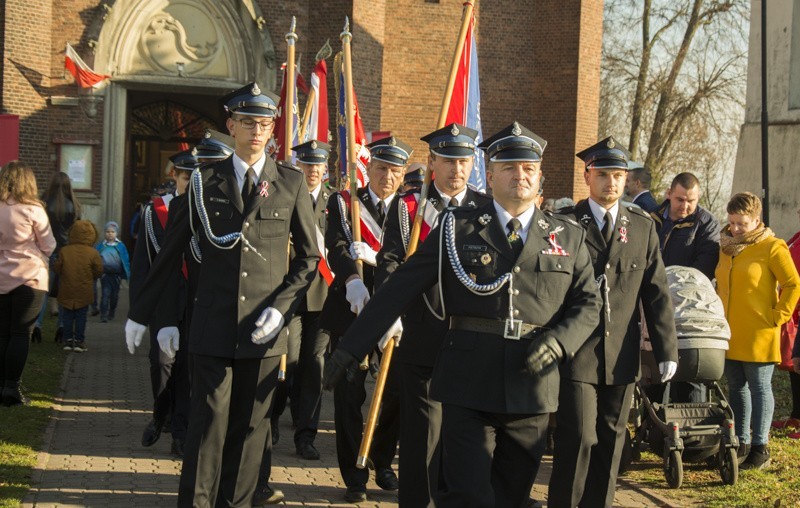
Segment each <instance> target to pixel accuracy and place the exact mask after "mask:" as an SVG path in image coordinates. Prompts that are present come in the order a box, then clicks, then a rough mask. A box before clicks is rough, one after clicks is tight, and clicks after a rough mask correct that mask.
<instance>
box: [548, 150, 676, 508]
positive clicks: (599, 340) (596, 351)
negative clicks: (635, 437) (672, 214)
mask: <svg viewBox="0 0 800 508" xmlns="http://www.w3.org/2000/svg"><path fill="white" fill-rule="evenodd" d="M578 157H580V158H581V159H583V161H584V162H585V164H586V171H585V172H584V177H585V179H586V183H587V185H588V186H589V198H588V199H585V200H583V201H580V202H578V203H577V204H576V205H575V207H574V208H572V209H567V210H565V211H564V212H563V213H564V214H565V215H566V216H567V217H569V218H570V219H573V220H575V221H576V222H578V223H580V224H581V226H583V228H584V229H585V230H586V244H587V246H588V248H589V252H590V254H591V257H592V265H593V266H594V276H595V279H596V281H597V285H598V289H599V291H600V294H601V295H602V296H603V309H602V312H601V314H600V324H599V326H598V327H597V328H596V329H595V330H594V331H593V332H592V334H591V337H590V338H589V340H587V341H586V343H585V344H584V345H583V347H582V348H581V349H580V350H579V351H578V352H577V353H576V354H575V357H574V358H573V359H571V360H570V361H569V362H567V363H566V364H565V365H564V366H563V367H562V369H561V395H560V397H559V407H558V413H557V415H556V420H557V428H556V434H555V454H554V457H553V474H552V476H551V478H550V489H549V494H548V498H547V504H548V506H556V507H561V506H563V507H575V506H582V507H583V506H611V505H612V503H613V502H614V489H615V486H616V480H617V471H618V469H619V462H620V457H621V453H622V447H623V445H624V442H625V432H626V427H625V425H626V423H627V421H628V413H629V411H630V406H631V397H632V394H633V385H634V382H635V381H636V379H637V377H638V376H639V341H640V334H639V325H638V318H639V307H638V302H639V300H640V299H641V302H642V306H643V308H644V315H645V318H646V320H647V327H648V330H649V331H650V339H651V342H652V344H653V353H654V354H655V357H656V360H657V361H658V362H659V370H660V372H661V381H662V382H665V381H667V380H669V379H670V378H671V377H672V376H673V375H674V374H675V370H676V368H677V360H678V350H677V338H676V336H675V323H674V318H673V307H672V301H671V300H670V296H669V290H668V287H667V279H666V273H665V271H664V264H663V263H662V262H661V256H660V254H659V249H658V236H657V235H656V230H655V227H654V225H653V221H652V219H651V218H650V217H649V216H648V214H647V212H645V211H643V210H642V209H641V208H639V207H637V206H635V205H633V204H631V203H625V202H621V201H620V200H619V199H620V196H621V195H622V193H623V191H624V190H625V178H626V176H627V171H628V158H629V154H628V152H627V150H625V148H624V147H622V146H621V145H620V144H619V143H618V142H617V141H615V140H614V139H613V138H607V139H604V140H603V141H600V142H599V143H597V144H595V145H593V146H591V147H589V148H587V149H586V150H584V151H582V152H580V153H579V154H578Z"/></svg>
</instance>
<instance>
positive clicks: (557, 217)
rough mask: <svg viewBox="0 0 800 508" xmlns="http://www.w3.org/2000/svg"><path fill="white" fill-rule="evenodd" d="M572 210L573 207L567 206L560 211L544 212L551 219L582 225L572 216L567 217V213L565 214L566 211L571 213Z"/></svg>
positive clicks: (572, 224)
mask: <svg viewBox="0 0 800 508" xmlns="http://www.w3.org/2000/svg"><path fill="white" fill-rule="evenodd" d="M571 211H572V210H571V209H568V208H565V209H563V210H559V213H555V212H550V211H546V212H544V214H545V215H546V216H547V217H549V218H551V219H555V220H557V221H560V222H566V223H567V224H569V225H571V226H577V227H581V225H580V224H578V223H577V222H575V221H574V220H573V219H572V217H567V216H566V215H563V214H564V213H570V212H571Z"/></svg>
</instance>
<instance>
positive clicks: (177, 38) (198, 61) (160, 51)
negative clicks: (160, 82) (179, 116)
mask: <svg viewBox="0 0 800 508" xmlns="http://www.w3.org/2000/svg"><path fill="white" fill-rule="evenodd" d="M181 10H183V11H187V12H186V14H190V15H191V18H189V19H187V18H184V19H187V21H189V22H190V23H192V24H193V25H194V26H193V27H191V28H190V30H191V33H187V30H186V28H184V24H183V22H182V20H181V19H180V18H176V17H173V16H172V15H171V14H169V13H167V12H164V11H161V12H157V13H155V15H154V16H153V17H152V19H151V20H150V23H149V24H148V25H147V26H146V27H145V29H144V30H143V31H142V35H141V38H140V40H139V57H140V58H141V59H142V60H144V61H146V62H147V63H149V64H150V65H151V66H153V67H154V68H156V69H161V70H163V71H165V72H169V73H175V72H178V73H179V74H181V75H186V76H192V75H194V74H197V73H199V72H201V71H203V70H205V69H206V68H207V67H209V66H210V65H212V64H213V63H214V61H215V60H216V59H217V58H218V57H222V59H223V60H226V58H225V55H224V51H222V48H221V47H220V46H221V43H220V40H219V37H218V36H217V31H216V27H215V26H214V24H213V23H211V21H210V20H209V19H208V16H206V15H205V13H203V12H202V11H200V10H198V9H192V8H191V7H189V8H185V9H181ZM191 11H194V12H191ZM190 37H191V39H192V42H191V43H190V42H189V40H190ZM227 67H228V66H227V62H219V64H218V65H217V66H216V69H218V70H226V71H227ZM212 72H213V71H212Z"/></svg>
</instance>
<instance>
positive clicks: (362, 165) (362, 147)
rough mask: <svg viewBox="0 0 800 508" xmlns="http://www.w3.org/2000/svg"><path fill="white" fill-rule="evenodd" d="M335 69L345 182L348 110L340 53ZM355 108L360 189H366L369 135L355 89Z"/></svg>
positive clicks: (338, 148)
mask: <svg viewBox="0 0 800 508" xmlns="http://www.w3.org/2000/svg"><path fill="white" fill-rule="evenodd" d="M333 66H334V69H336V74H335V75H334V76H335V78H336V79H335V80H334V84H335V85H336V97H337V99H336V135H337V136H338V138H339V139H338V142H337V151H338V152H339V161H338V164H339V171H340V173H339V174H340V175H341V176H342V178H343V180H346V179H347V177H348V174H347V118H346V117H345V111H346V110H347V106H346V104H347V103H346V101H345V93H344V88H345V87H344V59H343V57H342V54H341V53H339V54H337V55H336V58H335V59H334V64H333ZM353 107H354V109H355V131H356V144H357V145H358V147H357V152H356V166H357V167H358V171H357V172H356V175H357V177H358V187H359V188H361V187H364V186H365V185H367V183H368V182H369V178H368V177H367V165H368V164H369V160H370V153H369V148H367V147H366V145H367V135H366V133H365V132H364V124H363V123H362V122H361V115H360V114H359V111H358V99H357V98H356V90H355V87H353Z"/></svg>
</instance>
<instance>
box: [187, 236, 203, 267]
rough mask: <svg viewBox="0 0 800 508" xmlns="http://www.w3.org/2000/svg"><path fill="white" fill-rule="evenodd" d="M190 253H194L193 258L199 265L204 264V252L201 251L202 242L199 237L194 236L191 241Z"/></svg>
mask: <svg viewBox="0 0 800 508" xmlns="http://www.w3.org/2000/svg"><path fill="white" fill-rule="evenodd" d="M189 252H191V253H192V257H193V258H194V260H195V261H197V262H198V263H202V262H203V252H202V251H201V250H200V240H198V238H197V235H192V239H191V240H189Z"/></svg>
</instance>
